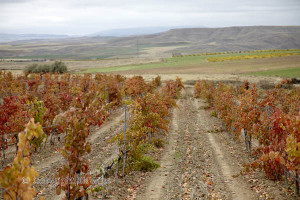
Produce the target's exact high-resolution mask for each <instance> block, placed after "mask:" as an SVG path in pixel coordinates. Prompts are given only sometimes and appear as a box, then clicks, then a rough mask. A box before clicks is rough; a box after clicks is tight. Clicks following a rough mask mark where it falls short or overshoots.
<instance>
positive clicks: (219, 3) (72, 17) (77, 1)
mask: <svg viewBox="0 0 300 200" xmlns="http://www.w3.org/2000/svg"><path fill="white" fill-rule="evenodd" d="M9 2H12V3H8V1H5V0H0V32H16V33H25V32H26V33H30V32H38V33H57V34H88V33H93V32H99V31H102V30H106V29H115V28H128V27H138V26H143V27H144V26H145V24H146V25H147V26H168V27H169V26H182V25H189V26H195V27H197V26H208V27H220V26H236V25H240V26H242V25H244V26H247V25H300V14H299V10H300V1H299V0H285V1H282V0H264V1H261V0H243V1H241V0H226V1H224V0H186V1H183V0H126V1H124V0H110V1H104V0H86V1H82V0H52V1H49V0H12V1H11V0H10V1H9ZM24 21H25V22H26V23H25V24H24Z"/></svg>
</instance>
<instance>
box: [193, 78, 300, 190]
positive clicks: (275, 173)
mask: <svg viewBox="0 0 300 200" xmlns="http://www.w3.org/2000/svg"><path fill="white" fill-rule="evenodd" d="M290 82H291V81H290V80H286V81H283V82H282V83H281V84H279V85H277V86H276V88H275V89H273V90H270V91H267V92H265V91H260V90H258V89H257V88H256V86H255V84H253V85H251V84H249V83H248V82H244V84H243V85H242V86H240V87H237V88H234V87H233V86H232V85H225V84H222V83H220V84H218V85H215V84H214V83H212V82H206V81H198V82H197V83H196V84H195V92H194V95H195V97H197V98H204V99H205V100H206V101H207V102H208V103H209V105H210V106H211V108H212V115H214V116H217V117H218V118H220V119H222V120H223V121H224V123H225V124H226V126H227V128H228V129H229V130H230V132H231V133H232V134H233V135H234V136H235V137H239V136H240V134H241V133H242V132H243V133H244V139H245V144H246V148H247V150H248V151H249V154H250V156H253V157H254V161H253V162H252V163H251V164H250V165H249V166H247V167H246V171H249V170H250V169H253V170H255V169H257V168H259V169H261V170H263V171H264V172H265V173H266V176H267V177H268V178H269V179H271V180H282V179H283V178H285V181H286V182H287V181H289V180H290V181H292V182H294V183H295V189H296V193H297V194H298V195H299V174H300V171H299V170H300V137H299V136H300V110H299V103H300V89H299V88H296V89H295V88H293V89H290V90H288V89H286V88H284V87H285V86H286V85H288V84H289V83H290ZM253 147H254V148H253Z"/></svg>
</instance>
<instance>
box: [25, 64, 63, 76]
mask: <svg viewBox="0 0 300 200" xmlns="http://www.w3.org/2000/svg"><path fill="white" fill-rule="evenodd" d="M67 71H68V68H67V66H66V65H65V63H63V62H61V61H55V62H54V63H53V64H40V65H39V64H36V63H35V64H31V65H29V66H28V67H26V68H25V72H27V73H60V74H62V73H64V72H67Z"/></svg>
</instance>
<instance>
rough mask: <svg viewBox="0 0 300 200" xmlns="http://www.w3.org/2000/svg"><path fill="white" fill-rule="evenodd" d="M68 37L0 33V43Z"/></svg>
mask: <svg viewBox="0 0 300 200" xmlns="http://www.w3.org/2000/svg"><path fill="white" fill-rule="evenodd" d="M68 37H70V36H68V35H52V34H8V33H0V42H12V41H18V40H40V39H59V38H68Z"/></svg>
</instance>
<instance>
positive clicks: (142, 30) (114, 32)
mask: <svg viewBox="0 0 300 200" xmlns="http://www.w3.org/2000/svg"><path fill="white" fill-rule="evenodd" d="M175 28H187V26H181V27H178V26H177V27H176V26H169V27H168V26H157V27H137V28H122V29H110V30H106V31H102V32H98V33H93V34H89V35H87V36H113V37H126V36H136V35H149V34H155V33H162V32H166V31H169V30H171V29H175Z"/></svg>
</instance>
